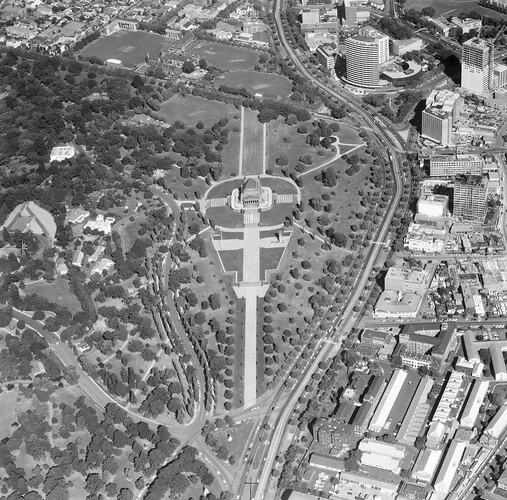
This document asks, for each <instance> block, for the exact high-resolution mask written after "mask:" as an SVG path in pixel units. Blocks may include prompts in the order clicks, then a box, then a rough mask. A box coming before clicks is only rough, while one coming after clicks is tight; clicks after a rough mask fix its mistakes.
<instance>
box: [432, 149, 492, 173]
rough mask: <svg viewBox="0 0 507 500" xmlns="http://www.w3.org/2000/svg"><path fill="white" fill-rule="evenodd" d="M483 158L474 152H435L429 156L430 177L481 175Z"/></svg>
mask: <svg viewBox="0 0 507 500" xmlns="http://www.w3.org/2000/svg"><path fill="white" fill-rule="evenodd" d="M483 169H484V159H483V158H482V156H480V155H476V154H452V155H442V154H435V155H431V156H430V177H455V176H457V175H482V173H483Z"/></svg>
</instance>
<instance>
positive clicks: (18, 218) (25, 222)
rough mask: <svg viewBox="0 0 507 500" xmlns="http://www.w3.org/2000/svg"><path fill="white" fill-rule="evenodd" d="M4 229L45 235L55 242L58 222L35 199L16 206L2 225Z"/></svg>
mask: <svg viewBox="0 0 507 500" xmlns="http://www.w3.org/2000/svg"><path fill="white" fill-rule="evenodd" d="M2 229H7V230H8V231H19V232H21V233H32V234H36V235H38V236H44V237H45V238H46V239H47V240H48V241H49V242H50V243H53V241H54V239H55V235H56V223H55V220H54V218H53V216H52V215H51V213H50V212H48V211H47V210H45V209H44V208H41V207H40V206H39V205H37V204H36V203H34V202H33V201H25V203H21V204H19V205H18V206H16V208H14V210H13V211H12V212H11V213H10V214H9V216H8V217H7V219H6V220H5V222H4V223H3V224H2V225H1V226H0V230H2Z"/></svg>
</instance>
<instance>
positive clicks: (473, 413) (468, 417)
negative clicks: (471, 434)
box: [459, 380, 489, 429]
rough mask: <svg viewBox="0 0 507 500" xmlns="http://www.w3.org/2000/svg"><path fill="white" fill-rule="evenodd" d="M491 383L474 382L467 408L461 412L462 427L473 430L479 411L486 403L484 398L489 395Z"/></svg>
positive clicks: (486, 381) (483, 381)
mask: <svg viewBox="0 0 507 500" xmlns="http://www.w3.org/2000/svg"><path fill="white" fill-rule="evenodd" d="M488 389H489V381H488V380H474V382H473V385H472V388H471V389H470V392H469V394H468V398H467V401H466V403H465V407H464V408H463V411H462V412H461V416H460V420H459V423H460V425H461V427H465V428H467V429H473V428H474V426H475V422H476V420H477V417H478V416H479V410H480V408H481V406H482V404H483V402H484V398H485V397H486V394H487V393H488Z"/></svg>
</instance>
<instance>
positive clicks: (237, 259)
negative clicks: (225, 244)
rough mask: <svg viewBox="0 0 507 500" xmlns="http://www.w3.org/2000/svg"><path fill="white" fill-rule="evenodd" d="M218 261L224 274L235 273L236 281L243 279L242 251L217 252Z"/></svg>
mask: <svg viewBox="0 0 507 500" xmlns="http://www.w3.org/2000/svg"><path fill="white" fill-rule="evenodd" d="M218 253H219V254H220V259H221V260H222V265H223V267H224V270H225V271H226V272H236V280H237V281H241V280H242V279H243V250H219V251H218Z"/></svg>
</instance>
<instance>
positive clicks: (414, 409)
mask: <svg viewBox="0 0 507 500" xmlns="http://www.w3.org/2000/svg"><path fill="white" fill-rule="evenodd" d="M433 384H434V382H433V379H431V378H422V379H421V380H420V381H419V384H418V385H417V390H416V391H415V393H414V396H413V397H412V401H410V405H409V407H408V409H407V412H406V413H405V416H404V417H403V421H402V422H401V426H400V428H399V430H398V433H397V435H396V439H397V440H398V441H399V442H400V443H403V444H407V445H413V444H414V443H415V440H416V438H417V436H418V435H419V434H420V432H421V429H422V428H423V425H424V423H425V421H426V417H427V416H428V413H429V411H430V405H429V403H428V402H427V400H428V394H429V392H430V391H431V389H432V387H433Z"/></svg>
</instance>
